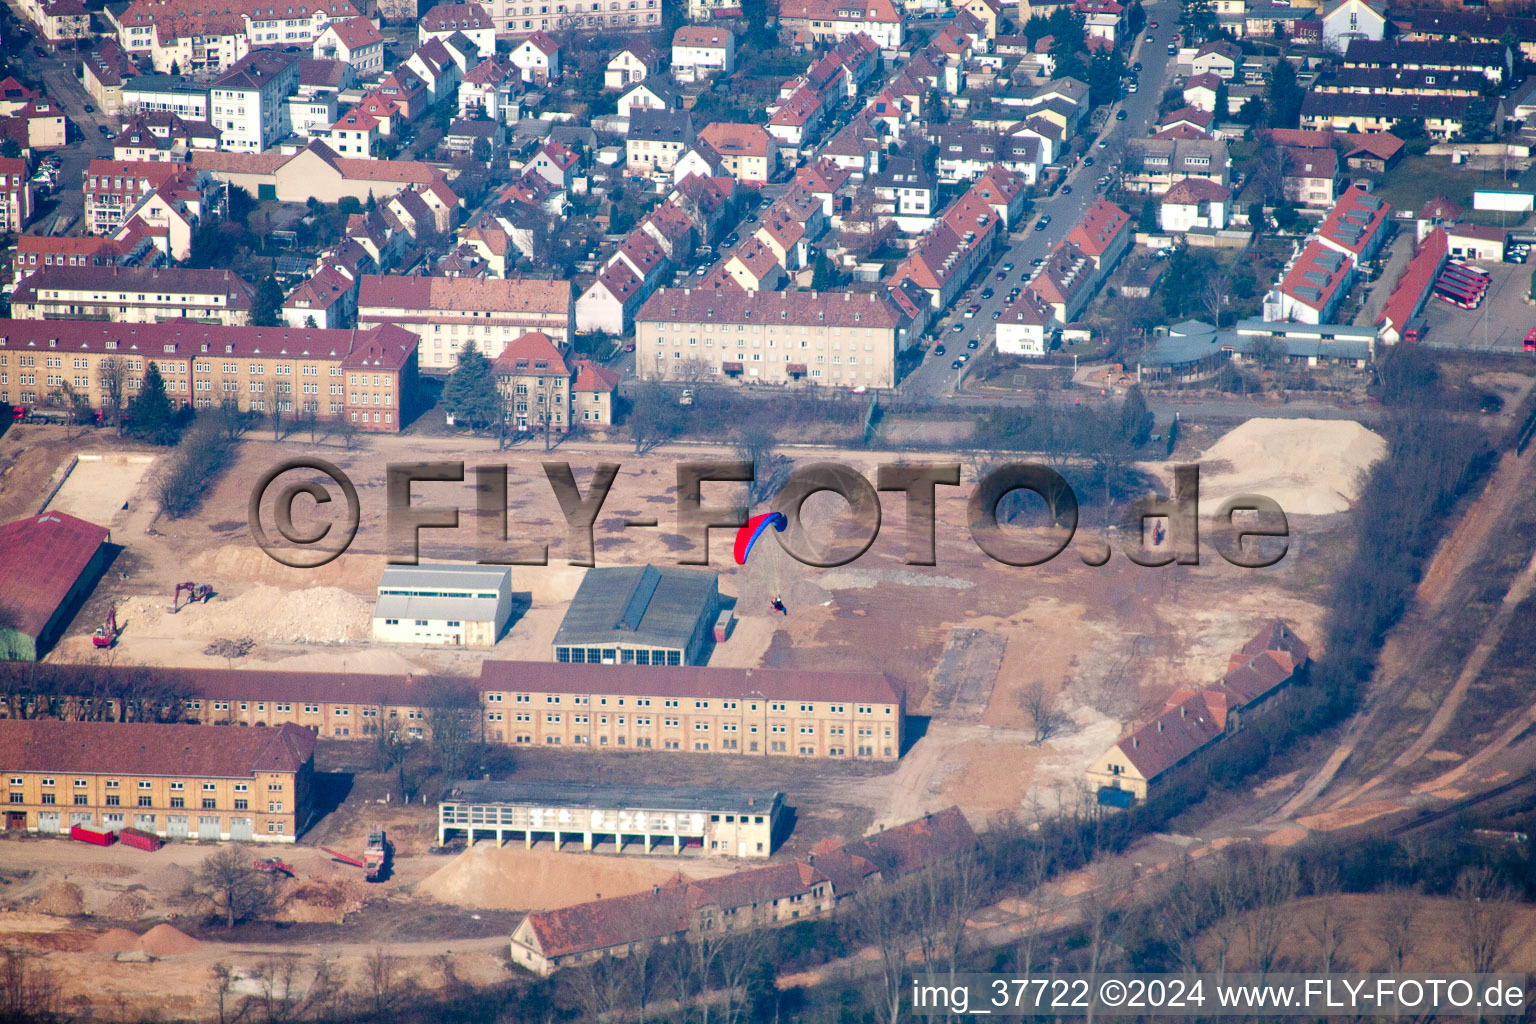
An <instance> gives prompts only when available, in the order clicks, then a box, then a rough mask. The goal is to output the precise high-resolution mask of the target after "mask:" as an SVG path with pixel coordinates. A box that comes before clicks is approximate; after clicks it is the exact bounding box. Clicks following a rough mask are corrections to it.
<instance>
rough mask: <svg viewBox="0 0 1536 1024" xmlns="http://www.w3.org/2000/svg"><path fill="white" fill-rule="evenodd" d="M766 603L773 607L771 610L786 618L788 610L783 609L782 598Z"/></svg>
mask: <svg viewBox="0 0 1536 1024" xmlns="http://www.w3.org/2000/svg"><path fill="white" fill-rule="evenodd" d="M768 603H769V604H770V605H772V606H773V610H774V611H776V612H778V613H779V614H781V615H785V616H787V615H788V614H789V609H788V608H786V607H784V601H783V599H782V598H778V597H775V598H772V599H770V600H769V602H768Z"/></svg>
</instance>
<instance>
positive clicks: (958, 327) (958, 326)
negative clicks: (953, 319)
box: [939, 324, 965, 355]
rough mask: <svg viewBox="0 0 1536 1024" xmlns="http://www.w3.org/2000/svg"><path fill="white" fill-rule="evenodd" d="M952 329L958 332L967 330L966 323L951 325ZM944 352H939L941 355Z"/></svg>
mask: <svg viewBox="0 0 1536 1024" xmlns="http://www.w3.org/2000/svg"><path fill="white" fill-rule="evenodd" d="M950 330H952V331H954V332H955V333H956V334H959V333H960V332H961V331H963V330H965V324H955V326H953V327H951V328H950ZM939 347H940V348H943V347H944V346H942V345H940V346H939ZM943 354H944V353H942V352H940V353H939V355H943Z"/></svg>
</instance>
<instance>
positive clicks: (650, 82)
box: [615, 78, 683, 120]
mask: <svg viewBox="0 0 1536 1024" xmlns="http://www.w3.org/2000/svg"><path fill="white" fill-rule="evenodd" d="M615 109H616V110H617V113H618V115H619V117H621V118H624V119H625V120H628V119H629V118H630V117H632V116H633V115H634V112H635V111H637V110H681V109H683V94H682V93H681V92H679V91H678V90H677V88H676V87H674V86H673V85H672V84H671V83H669V82H668V81H667V80H666V79H665V78H647V79H646V80H645V81H643V82H636V83H635V84H634V85H631V86H630V87H629V88H627V89H625V90H624V92H623V94H622V95H620V96H619V99H618V102H617V104H615Z"/></svg>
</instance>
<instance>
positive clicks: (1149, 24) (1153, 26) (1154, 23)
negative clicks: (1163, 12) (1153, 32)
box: [1147, 21, 1157, 28]
mask: <svg viewBox="0 0 1536 1024" xmlns="http://www.w3.org/2000/svg"><path fill="white" fill-rule="evenodd" d="M1147 28H1157V22H1155V21H1149V22H1147Z"/></svg>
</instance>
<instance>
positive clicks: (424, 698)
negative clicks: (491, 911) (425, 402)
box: [0, 350, 906, 761]
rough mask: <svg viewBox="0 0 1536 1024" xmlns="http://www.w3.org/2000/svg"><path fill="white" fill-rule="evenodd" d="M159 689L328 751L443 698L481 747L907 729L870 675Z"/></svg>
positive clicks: (566, 671) (552, 673) (532, 669)
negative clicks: (475, 710)
mask: <svg viewBox="0 0 1536 1024" xmlns="http://www.w3.org/2000/svg"><path fill="white" fill-rule="evenodd" d="M0 353H3V350H0ZM56 671H60V672H63V673H68V672H71V671H73V669H72V668H71V667H70V666H61V667H58V668H56ZM81 671H82V673H84V672H85V671H86V670H81ZM90 671H95V670H94V669H93V670H90ZM163 681H165V682H170V683H175V684H177V685H179V686H180V687H181V688H182V689H183V690H184V691H185V693H186V694H187V699H186V700H185V714H186V717H187V718H188V719H189V720H191V721H195V722H200V723H203V724H208V725H218V724H229V725H233V724H243V725H247V726H268V727H270V726H278V725H283V724H285V723H294V724H297V725H302V726H305V727H307V728H309V729H311V730H313V731H314V732H315V733H316V734H317V735H319V736H322V737H326V738H334V739H366V738H368V737H370V736H373V735H375V734H377V732H378V730H379V726H380V723H381V722H385V721H389V722H394V723H397V724H398V725H400V726H402V727H403V731H404V732H405V734H406V735H407V736H410V737H411V738H413V739H421V738H424V737H425V736H426V735H427V733H428V732H429V731H430V726H429V725H428V722H429V714H428V709H429V708H430V707H431V706H433V704H434V703H436V702H439V701H441V700H442V699H443V698H444V697H447V698H449V699H451V700H452V701H453V702H454V703H455V704H458V703H460V702H467V703H469V704H470V705H471V706H473V705H478V706H479V708H480V712H481V715H482V716H483V718H482V723H483V735H484V738H485V742H487V743H497V744H505V745H508V746H538V747H560V748H575V749H577V750H635V751H641V752H646V753H655V752H662V753H665V752H668V751H688V752H690V753H693V752H698V753H726V754H747V755H751V756H756V757H813V758H817V757H819V758H837V759H843V760H863V761H895V760H898V759H899V758H900V757H901V754H902V745H903V742H904V732H903V729H904V724H905V720H906V689H905V687H904V686H902V685H901V684H900V683H899V682H897V681H896V680H893V679H892V678H890V677H889V676H887V675H884V674H883V673H878V672H856V671H849V672H840V671H823V672H804V671H799V670H795V671H790V670H787V669H728V668H703V667H693V666H687V665H683V666H675V667H668V666H637V665H603V664H591V663H586V664H562V663H557V662H534V661H486V662H484V663H482V665H481V667H480V676H479V678H465V677H453V676H433V677H431V678H417V677H414V676H410V675H359V674H348V673H339V672H329V673H327V672H321V673H315V672H273V671H267V670H256V669H250V670H247V669H168V670H166V671H165V672H164V673H163ZM85 688H86V687H85V683H84V682H83V681H82V685H81V689H82V692H84V690H85ZM65 689H66V692H67V686H66V688H65ZM78 703H79V701H78V700H77V701H73V702H70V701H66V702H64V708H63V710H62V711H61V713H75V707H74V705H76V704H78ZM108 705H109V709H110V710H111V711H112V712H113V714H114V715H115V714H117V712H118V707H117V703H116V701H114V700H109V701H108ZM26 712H27V713H28V714H32V715H34V716H37V715H41V714H44V713H46V711H45V709H42V708H40V707H34V708H28V709H26ZM15 713H16V711H15V709H14V708H12V707H10V706H9V705H0V715H10V714H15Z"/></svg>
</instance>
